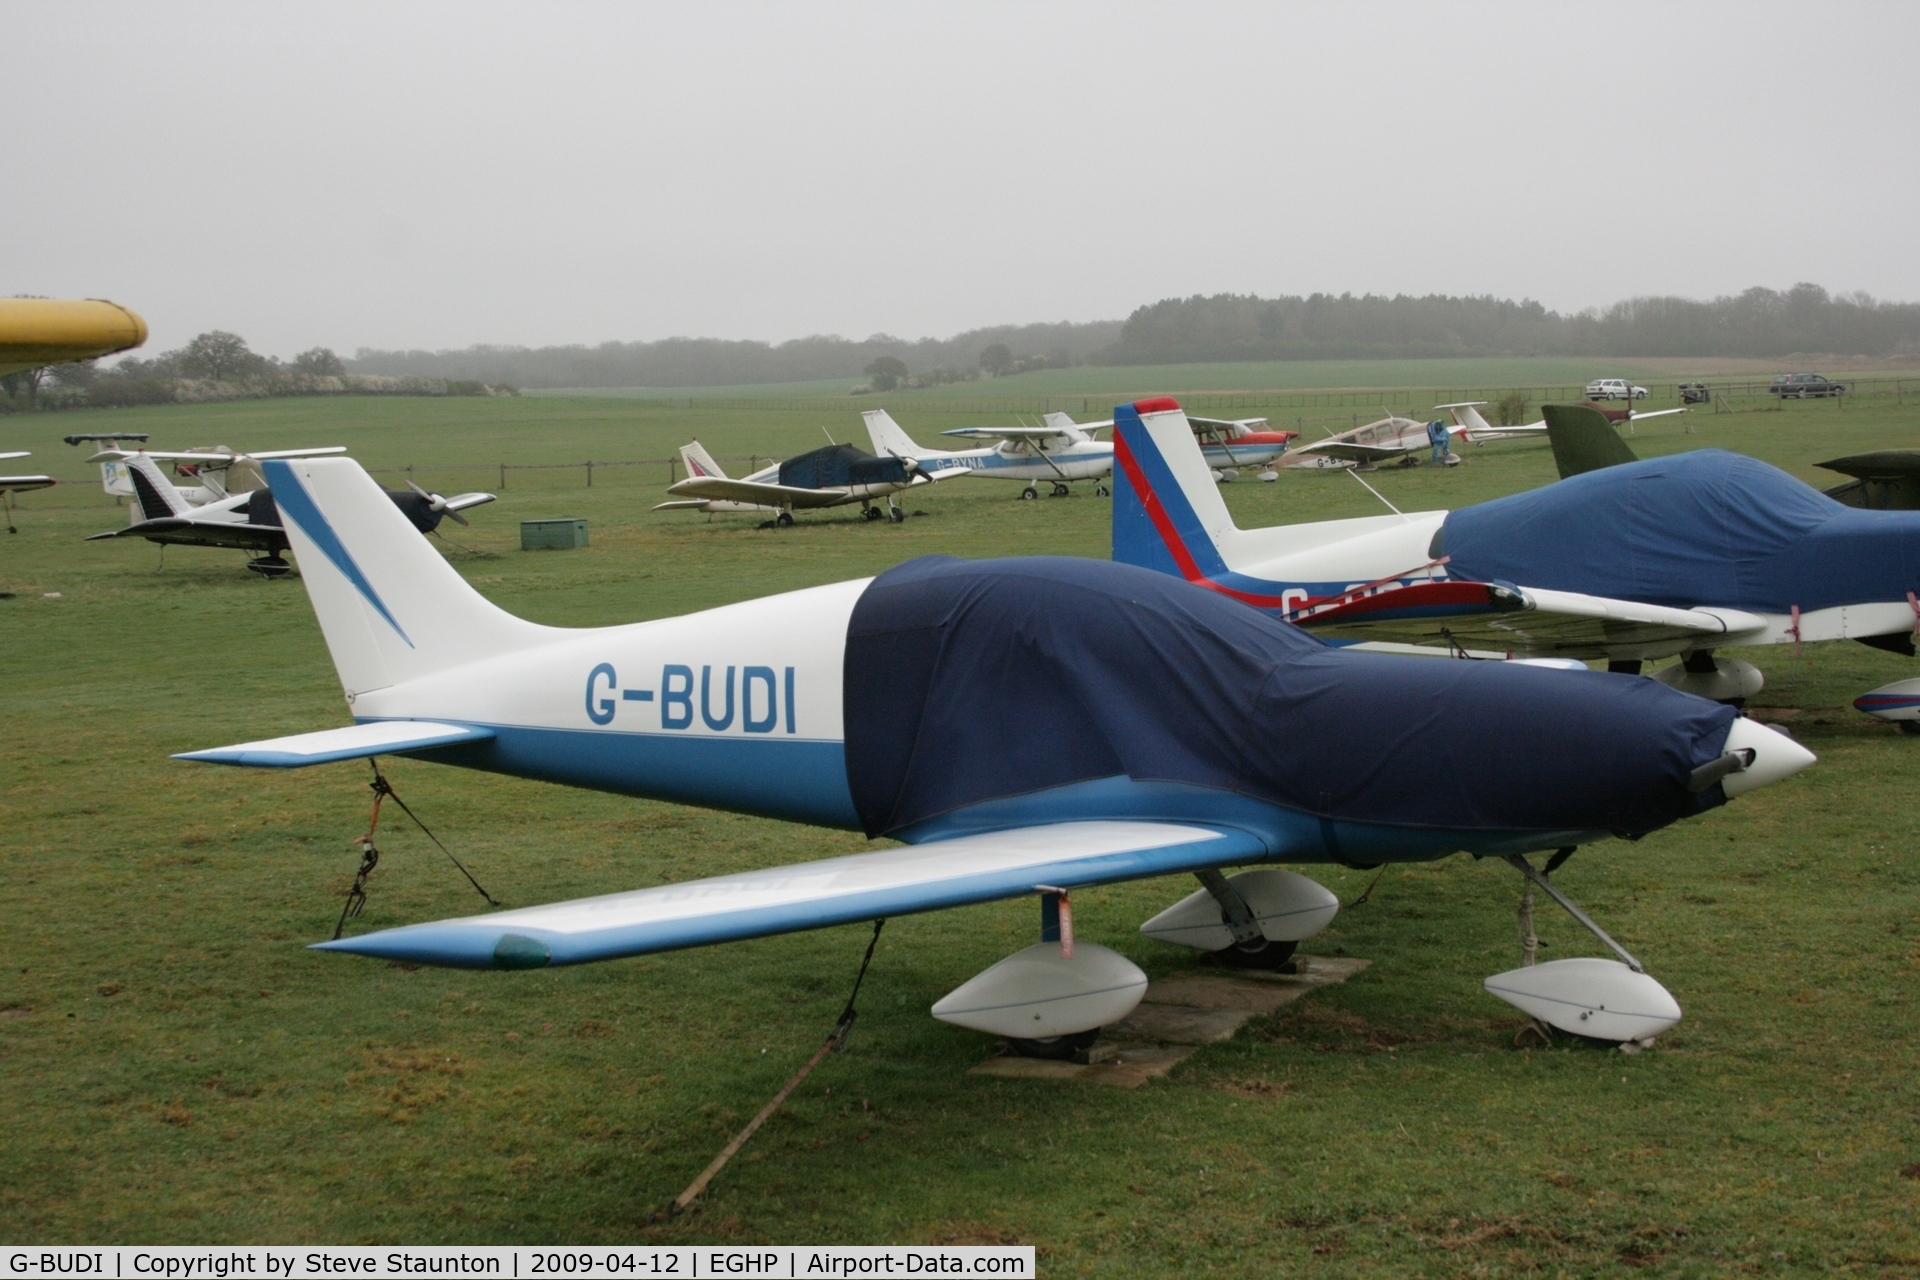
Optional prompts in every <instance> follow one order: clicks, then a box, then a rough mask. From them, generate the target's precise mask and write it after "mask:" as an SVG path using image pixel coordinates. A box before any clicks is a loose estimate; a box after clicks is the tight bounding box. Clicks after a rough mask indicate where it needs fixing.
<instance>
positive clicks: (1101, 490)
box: [1093, 484, 1113, 498]
mask: <svg viewBox="0 0 1920 1280" xmlns="http://www.w3.org/2000/svg"><path fill="white" fill-rule="evenodd" d="M1093 496H1094V497H1096V498H1110V497H1112V496H1113V490H1111V489H1109V488H1107V486H1105V485H1103V484H1097V485H1095V486H1093Z"/></svg>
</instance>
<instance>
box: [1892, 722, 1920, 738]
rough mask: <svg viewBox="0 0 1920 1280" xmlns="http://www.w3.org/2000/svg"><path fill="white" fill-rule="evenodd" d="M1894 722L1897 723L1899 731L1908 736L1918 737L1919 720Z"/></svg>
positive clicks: (1919, 734) (1919, 731)
mask: <svg viewBox="0 0 1920 1280" xmlns="http://www.w3.org/2000/svg"><path fill="white" fill-rule="evenodd" d="M1894 723H1895V724H1897V725H1899V726H1900V732H1902V733H1904V734H1906V735H1907V736H1908V737H1910V738H1913V737H1920V720H1896V721H1894Z"/></svg>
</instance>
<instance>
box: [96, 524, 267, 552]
mask: <svg viewBox="0 0 1920 1280" xmlns="http://www.w3.org/2000/svg"><path fill="white" fill-rule="evenodd" d="M102 538H151V539H153V540H154V541H155V542H172V543H177V544H179V545H181V546H198V547H237V548H240V549H241V550H243V551H257V550H264V549H271V548H274V547H283V546H285V545H286V542H287V531H286V530H285V529H283V528H281V527H280V526H279V525H277V524H228V523H224V522H222V521H218V520H194V519H190V518H188V517H186V516H162V517H160V518H159V519H157V520H142V521H141V522H140V523H139V524H130V525H128V526H127V527H126V528H124V529H109V530H107V531H106V532H105V533H96V534H93V535H91V536H90V537H88V539H87V541H88V542H98V541H99V540H100V539H102Z"/></svg>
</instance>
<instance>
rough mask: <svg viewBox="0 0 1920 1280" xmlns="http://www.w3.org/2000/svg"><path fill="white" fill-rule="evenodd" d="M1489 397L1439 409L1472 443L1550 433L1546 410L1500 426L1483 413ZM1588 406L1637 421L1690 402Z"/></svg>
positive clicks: (1621, 419) (1618, 418) (1623, 419)
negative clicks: (1638, 406)
mask: <svg viewBox="0 0 1920 1280" xmlns="http://www.w3.org/2000/svg"><path fill="white" fill-rule="evenodd" d="M1486 403H1487V402H1486V401H1485V400H1463V401H1461V402H1460V403H1459V404H1437V405H1435V406H1433V407H1434V408H1435V409H1436V410H1439V409H1445V410H1447V411H1448V412H1449V413H1451V414H1452V415H1453V427H1454V434H1455V435H1457V436H1458V437H1459V438H1460V439H1463V440H1465V441H1466V442H1467V443H1468V444H1485V443H1486V442H1487V441H1489V440H1538V439H1540V438H1542V437H1543V436H1545V435H1546V432H1547V420H1546V417H1545V415H1544V414H1543V415H1542V416H1541V418H1540V420H1539V421H1538V422H1528V423H1523V424H1518V425H1514V426H1508V427H1496V426H1494V425H1493V424H1492V423H1490V422H1488V421H1487V420H1486V419H1485V418H1484V417H1482V416H1481V415H1480V410H1481V408H1482V407H1483V406H1484V405H1485V404H1486ZM1587 407H1588V408H1590V409H1592V410H1593V411H1594V412H1595V413H1598V414H1599V415H1600V416H1601V417H1603V418H1605V419H1606V420H1607V421H1608V422H1625V423H1629V424H1631V423H1635V422H1639V421H1642V420H1643V419H1646V418H1664V417H1666V416H1667V415H1668V414H1670V413H1685V412H1686V411H1687V406H1685V405H1681V406H1680V407H1679V408H1678V409H1655V410H1652V411H1651V412H1646V413H1643V412H1641V411H1640V410H1638V409H1633V408H1626V409H1621V408H1615V407H1614V406H1613V405H1603V404H1597V403H1594V404H1588V405H1587Z"/></svg>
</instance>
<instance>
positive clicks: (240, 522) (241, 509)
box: [87, 450, 494, 578]
mask: <svg viewBox="0 0 1920 1280" xmlns="http://www.w3.org/2000/svg"><path fill="white" fill-rule="evenodd" d="M300 452H301V453H302V456H307V455H306V451H300ZM327 452H333V451H332V450H328V451H327ZM253 456H254V457H256V458H258V457H260V456H261V455H259V454H255V455H253ZM272 460H273V459H269V461H272ZM122 465H124V466H125V467H126V470H127V476H128V482H129V485H130V487H131V488H132V490H133V501H132V502H131V503H130V504H129V510H128V512H127V515H128V520H129V522H130V523H128V525H127V527H126V528H124V529H110V530H108V531H107V532H105V533H96V534H94V535H93V536H92V537H90V538H88V539H87V541H88V542H97V541H99V540H100V539H102V538H145V539H146V540H147V541H149V542H158V543H161V544H163V545H166V544H174V543H178V544H182V545H186V546H197V547H233V548H237V549H239V550H242V551H256V552H259V553H260V554H259V555H257V556H255V557H254V558H253V559H251V560H249V561H247V568H249V569H251V570H252V571H253V572H255V573H257V574H259V575H260V576H261V577H263V578H283V577H285V576H286V575H287V574H288V573H290V572H292V569H293V566H292V565H290V564H288V563H287V561H286V559H285V557H283V556H282V555H281V554H280V553H281V552H283V551H285V550H287V547H288V543H287V534H286V530H285V529H284V528H283V527H282V525H281V520H280V513H279V510H278V508H277V506H276V505H275V503H274V500H273V492H272V490H271V489H266V488H261V489H254V490H251V491H250V492H247V493H236V494H234V495H233V496H232V497H227V498H220V499H217V500H215V501H212V502H204V503H202V504H201V505H199V506H197V507H196V506H193V505H191V504H189V503H188V502H187V500H186V498H185V496H184V495H183V494H182V493H181V491H180V490H179V489H178V488H177V487H176V486H174V485H173V484H171V483H169V482H168V480H167V478H166V476H164V475H162V474H161V472H160V468H159V466H158V465H157V464H156V463H155V462H154V460H153V456H152V455H151V454H146V453H132V454H127V455H126V456H125V461H124V462H123V464H122ZM383 492H384V493H385V494H386V495H387V498H388V500H389V502H390V503H391V504H392V505H393V506H394V508H395V509H397V510H398V511H399V512H400V513H401V514H402V515H404V516H406V518H407V520H408V521H409V522H410V523H411V524H412V525H413V527H414V528H415V529H418V530H419V531H420V532H421V533H432V532H433V531H434V530H435V529H437V528H439V527H440V521H441V520H442V519H444V518H447V517H451V518H452V519H453V521H454V522H455V523H456V524H465V523H467V518H466V517H465V516H463V515H461V514H460V513H461V512H462V511H464V510H466V509H467V508H468V507H477V506H479V505H481V504H482V503H486V502H492V501H493V500H494V495H493V494H491V493H462V494H459V495H457V496H455V497H452V498H447V497H442V496H441V495H440V494H437V493H429V492H427V491H426V490H425V489H422V488H421V487H420V486H419V485H416V484H414V483H413V482H412V481H411V480H409V481H408V482H407V487H406V488H405V489H387V490H383Z"/></svg>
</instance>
